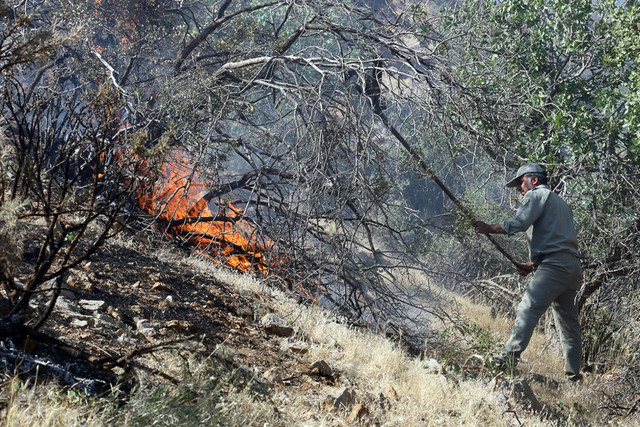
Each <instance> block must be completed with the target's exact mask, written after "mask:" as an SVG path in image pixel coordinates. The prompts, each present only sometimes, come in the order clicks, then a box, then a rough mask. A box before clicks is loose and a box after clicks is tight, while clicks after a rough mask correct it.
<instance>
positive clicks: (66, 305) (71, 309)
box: [56, 295, 80, 316]
mask: <svg viewBox="0 0 640 427" xmlns="http://www.w3.org/2000/svg"><path fill="white" fill-rule="evenodd" d="M79 308H80V307H78V305H77V304H76V303H75V302H73V301H71V300H70V299H69V298H66V297H63V296H62V295H61V296H59V297H58V300H57V301H56V309H58V310H60V311H61V312H63V313H64V314H66V315H70V316H74V315H79V313H78V309H79Z"/></svg>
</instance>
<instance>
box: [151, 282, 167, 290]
mask: <svg viewBox="0 0 640 427" xmlns="http://www.w3.org/2000/svg"><path fill="white" fill-rule="evenodd" d="M151 290H153V291H170V290H171V287H169V285H167V284H166V283H162V282H155V283H154V284H153V286H151Z"/></svg>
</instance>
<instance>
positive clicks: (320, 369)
mask: <svg viewBox="0 0 640 427" xmlns="http://www.w3.org/2000/svg"><path fill="white" fill-rule="evenodd" d="M311 372H312V373H315V374H318V375H320V376H323V377H327V378H333V369H331V366H329V364H328V363H327V362H325V361H324V360H318V361H317V362H314V363H313V365H311Z"/></svg>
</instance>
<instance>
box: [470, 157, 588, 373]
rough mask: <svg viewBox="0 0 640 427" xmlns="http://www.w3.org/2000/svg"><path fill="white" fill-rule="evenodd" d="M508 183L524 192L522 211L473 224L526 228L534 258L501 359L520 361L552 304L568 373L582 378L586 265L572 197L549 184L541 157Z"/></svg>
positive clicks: (496, 229) (485, 228) (492, 230)
mask: <svg viewBox="0 0 640 427" xmlns="http://www.w3.org/2000/svg"><path fill="white" fill-rule="evenodd" d="M507 187H516V188H517V190H518V191H519V192H520V194H522V195H523V196H524V197H523V199H522V205H521V206H520V208H519V209H518V212H517V213H516V215H515V216H514V217H513V218H511V219H508V220H506V221H502V222H501V223H499V224H486V223H484V222H482V221H476V222H474V224H473V226H474V228H475V231H476V232H477V233H482V234H508V235H510V236H511V235H513V234H514V233H517V232H519V231H524V232H525V233H526V237H527V243H528V244H529V254H530V259H531V262H529V263H526V264H523V266H522V268H517V271H518V273H519V274H520V275H522V276H526V275H528V274H529V273H531V272H533V277H532V278H531V282H530V283H529V285H528V286H527V289H526V291H525V293H524V295H523V296H522V300H521V301H520V304H519V305H518V310H517V313H516V321H515V324H514V326H513V330H512V332H511V337H510V338H509V341H508V342H507V343H506V345H505V346H504V348H503V350H502V353H501V355H500V357H496V358H495V361H496V362H498V364H499V365H500V366H501V367H504V366H512V367H513V366H515V364H516V363H517V361H518V359H519V357H520V354H521V353H522V352H523V351H524V349H525V348H527V345H528V344H529V340H530V339H531V335H533V330H534V328H535V327H536V325H537V324H538V320H539V319H540V317H541V316H542V315H543V314H544V312H545V311H546V310H547V308H549V306H551V309H552V311H553V318H554V321H555V325H556V329H557V330H558V335H559V336H560V342H561V344H562V352H563V355H564V360H565V366H564V370H565V374H566V379H568V380H570V381H579V380H581V379H582V375H581V374H580V362H581V358H582V343H581V336H580V325H579V323H578V310H577V307H576V304H575V300H576V294H577V291H578V290H579V288H580V284H581V282H582V267H581V265H580V259H579V258H578V239H577V236H576V230H575V227H574V225H573V214H572V212H571V209H570V208H569V206H568V205H567V203H566V202H565V201H564V200H562V198H561V197H560V196H558V195H557V194H555V193H554V192H552V191H551V190H550V189H549V187H548V186H547V174H546V172H545V170H544V169H543V168H542V167H541V166H540V165H539V164H537V163H527V164H525V165H524V166H522V167H521V168H520V169H518V172H517V173H516V176H515V178H513V179H512V180H511V181H509V182H508V183H507Z"/></svg>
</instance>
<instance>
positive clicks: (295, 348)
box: [280, 339, 309, 354]
mask: <svg viewBox="0 0 640 427" xmlns="http://www.w3.org/2000/svg"><path fill="white" fill-rule="evenodd" d="M280 350H282V351H291V352H293V353H298V354H306V353H308V352H309V345H308V344H307V343H305V342H299V341H294V342H291V341H289V340H288V339H284V340H282V342H281V343H280Z"/></svg>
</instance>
